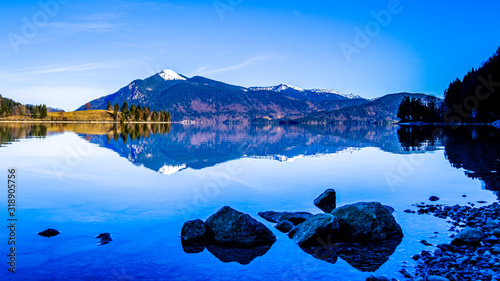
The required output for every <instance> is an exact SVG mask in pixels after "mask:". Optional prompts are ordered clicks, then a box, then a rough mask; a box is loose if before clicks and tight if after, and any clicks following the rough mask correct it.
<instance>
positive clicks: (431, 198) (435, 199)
mask: <svg viewBox="0 0 500 281" xmlns="http://www.w3.org/2000/svg"><path fill="white" fill-rule="evenodd" d="M429 201H431V202H436V201H439V197H437V196H431V197H429Z"/></svg>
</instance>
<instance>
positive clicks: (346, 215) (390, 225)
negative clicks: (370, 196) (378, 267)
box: [332, 202, 403, 242]
mask: <svg viewBox="0 0 500 281" xmlns="http://www.w3.org/2000/svg"><path fill="white" fill-rule="evenodd" d="M332 214H333V215H334V216H335V217H337V219H338V221H339V226H340V234H341V236H342V238H343V239H345V240H347V241H351V242H380V241H384V240H386V239H388V238H391V237H401V236H403V231H402V229H401V226H400V225H399V224H398V223H397V222H396V219H394V217H393V216H392V214H391V212H390V211H389V210H388V209H387V208H386V207H384V206H383V205H382V204H380V203H378V202H369V203H367V202H361V203H355V204H351V205H346V206H342V207H340V208H337V209H335V210H333V212H332Z"/></svg>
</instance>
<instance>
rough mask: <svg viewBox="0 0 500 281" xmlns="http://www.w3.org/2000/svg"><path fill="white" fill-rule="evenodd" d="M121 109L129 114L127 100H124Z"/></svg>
mask: <svg viewBox="0 0 500 281" xmlns="http://www.w3.org/2000/svg"><path fill="white" fill-rule="evenodd" d="M120 111H121V112H122V113H123V114H125V115H127V114H128V104H127V102H126V101H124V102H123V104H122V107H121V108H120Z"/></svg>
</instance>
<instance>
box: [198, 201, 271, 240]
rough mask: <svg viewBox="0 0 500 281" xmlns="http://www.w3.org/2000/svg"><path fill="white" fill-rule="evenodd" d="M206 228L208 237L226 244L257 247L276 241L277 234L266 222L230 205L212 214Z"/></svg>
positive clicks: (206, 222)
mask: <svg viewBox="0 0 500 281" xmlns="http://www.w3.org/2000/svg"><path fill="white" fill-rule="evenodd" d="M205 228H206V231H207V233H206V236H207V238H209V239H211V240H212V241H213V242H215V243H216V244H220V245H224V246H230V247H256V246H261V245H270V244H273V243H274V242H276V236H275V235H274V234H273V232H272V231H271V230H269V228H267V227H266V226H265V225H264V224H262V223H260V222H258V221H257V220H255V219H254V218H252V217H251V216H250V215H248V214H244V213H242V212H239V211H237V210H235V209H233V208H231V207H229V206H225V207H223V208H221V209H220V210H219V211H217V212H216V213H215V214H213V215H211V216H210V217H209V218H208V219H207V220H206V221H205Z"/></svg>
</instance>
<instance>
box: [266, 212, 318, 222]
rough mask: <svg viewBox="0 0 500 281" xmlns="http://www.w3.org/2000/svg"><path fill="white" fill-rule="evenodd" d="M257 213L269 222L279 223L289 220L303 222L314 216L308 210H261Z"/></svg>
mask: <svg viewBox="0 0 500 281" xmlns="http://www.w3.org/2000/svg"><path fill="white" fill-rule="evenodd" d="M257 214H258V215H259V216H261V217H262V218H263V219H265V220H267V221H269V222H274V223H279V222H281V221H284V220H287V221H289V222H292V223H293V224H294V225H297V224H299V223H302V222H304V221H305V220H306V219H308V218H309V217H311V216H312V214H311V213H308V212H274V211H267V212H259V213H257Z"/></svg>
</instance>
